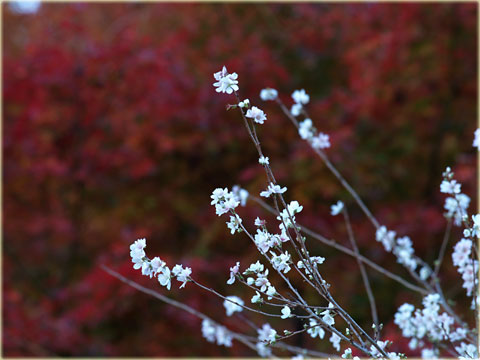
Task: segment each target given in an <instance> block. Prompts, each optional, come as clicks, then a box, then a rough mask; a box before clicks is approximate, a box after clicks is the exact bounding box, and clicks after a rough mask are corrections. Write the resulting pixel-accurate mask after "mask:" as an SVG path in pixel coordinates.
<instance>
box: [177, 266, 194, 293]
mask: <svg viewBox="0 0 480 360" xmlns="http://www.w3.org/2000/svg"><path fill="white" fill-rule="evenodd" d="M191 273H192V269H190V268H189V267H186V268H183V266H182V265H178V264H177V265H175V266H174V267H173V269H172V274H173V276H176V277H177V281H179V282H181V283H183V284H182V285H180V289H181V288H183V287H185V284H186V283H187V281H188V280H189V279H188V278H189V277H190V274H191Z"/></svg>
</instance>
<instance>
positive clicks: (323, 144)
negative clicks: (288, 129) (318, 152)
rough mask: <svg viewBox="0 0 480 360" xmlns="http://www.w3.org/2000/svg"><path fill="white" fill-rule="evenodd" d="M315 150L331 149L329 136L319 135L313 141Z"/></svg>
mask: <svg viewBox="0 0 480 360" xmlns="http://www.w3.org/2000/svg"><path fill="white" fill-rule="evenodd" d="M311 144H312V147H313V148H314V149H327V148H329V147H330V137H329V136H328V135H327V134H324V133H319V134H318V135H317V136H315V137H314V138H312V140H311Z"/></svg>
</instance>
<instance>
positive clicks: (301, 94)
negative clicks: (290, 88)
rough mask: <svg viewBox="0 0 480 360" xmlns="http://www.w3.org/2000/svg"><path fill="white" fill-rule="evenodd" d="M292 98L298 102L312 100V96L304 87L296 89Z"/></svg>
mask: <svg viewBox="0 0 480 360" xmlns="http://www.w3.org/2000/svg"><path fill="white" fill-rule="evenodd" d="M292 99H293V101H295V103H297V104H303V105H305V104H308V102H309V101H310V96H309V95H308V94H307V93H306V92H305V90H304V89H302V90H295V91H294V92H293V94H292Z"/></svg>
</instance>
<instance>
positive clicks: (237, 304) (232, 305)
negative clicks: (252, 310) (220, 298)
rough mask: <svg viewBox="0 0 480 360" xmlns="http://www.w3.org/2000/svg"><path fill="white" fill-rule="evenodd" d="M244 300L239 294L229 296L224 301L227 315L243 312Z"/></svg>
mask: <svg viewBox="0 0 480 360" xmlns="http://www.w3.org/2000/svg"><path fill="white" fill-rule="evenodd" d="M232 301H233V302H232ZM243 305H244V302H243V300H242V299H240V298H239V297H238V296H227V297H226V300H225V301H224V302H223V306H224V307H225V311H226V313H227V316H232V315H233V314H234V313H236V312H242V311H243V308H242V306H243Z"/></svg>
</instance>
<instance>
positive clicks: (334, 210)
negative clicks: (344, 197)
mask: <svg viewBox="0 0 480 360" xmlns="http://www.w3.org/2000/svg"><path fill="white" fill-rule="evenodd" d="M330 209H331V212H330V213H331V214H332V215H333V216H335V215H338V214H340V213H341V212H342V210H343V202H341V201H340V200H338V201H337V203H336V204H333V205H332V206H331V207H330Z"/></svg>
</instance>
